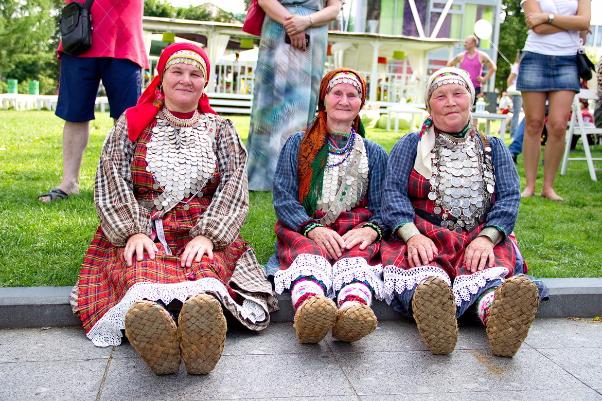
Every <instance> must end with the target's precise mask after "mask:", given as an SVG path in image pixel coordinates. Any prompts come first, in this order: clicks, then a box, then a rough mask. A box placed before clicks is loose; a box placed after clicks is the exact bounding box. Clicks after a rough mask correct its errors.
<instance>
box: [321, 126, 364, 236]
mask: <svg viewBox="0 0 602 401" xmlns="http://www.w3.org/2000/svg"><path fill="white" fill-rule="evenodd" d="M350 152H351V154H349V155H347V154H333V153H329V154H328V161H327V163H326V168H325V171H324V179H323V181H322V196H321V197H320V199H319V200H318V204H317V206H318V210H322V211H324V212H325V213H326V215H325V216H323V217H322V218H321V219H320V220H319V221H320V223H322V224H332V223H334V222H335V221H336V219H337V218H338V217H339V215H340V214H341V212H343V211H349V210H351V209H352V208H353V207H355V206H356V205H357V204H358V203H359V202H360V201H361V200H362V199H363V198H364V196H365V195H366V192H367V190H368V155H367V153H366V148H365V146H364V141H363V139H362V138H361V137H360V136H359V135H357V137H356V138H355V143H354V145H353V148H352V149H351V150H350ZM345 158H347V159H346V160H345ZM331 166H332V167H331Z"/></svg>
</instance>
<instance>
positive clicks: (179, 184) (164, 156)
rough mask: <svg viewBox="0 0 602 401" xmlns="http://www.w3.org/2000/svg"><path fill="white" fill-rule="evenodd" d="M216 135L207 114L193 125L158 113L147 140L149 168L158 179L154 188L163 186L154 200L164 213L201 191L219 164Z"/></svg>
mask: <svg viewBox="0 0 602 401" xmlns="http://www.w3.org/2000/svg"><path fill="white" fill-rule="evenodd" d="M214 135H215V127H214V124H212V121H208V118H207V117H206V116H202V117H201V118H200V119H199V122H198V123H197V124H196V125H195V126H193V127H179V126H174V125H172V124H170V123H169V121H168V120H166V119H165V118H163V115H162V113H159V114H158V115H157V124H156V125H155V126H154V127H153V128H152V136H151V139H150V141H149V142H148V143H147V144H146V148H147V152H146V161H147V164H148V166H147V168H146V169H147V171H149V172H151V173H152V174H153V177H154V179H155V184H154V185H153V188H154V189H159V187H160V188H162V189H163V192H162V193H161V194H159V195H158V196H157V197H156V198H155V199H154V201H153V202H154V205H155V207H156V208H157V209H158V210H160V211H163V213H165V212H167V211H169V210H170V209H171V208H173V207H174V206H176V205H177V204H178V203H180V202H181V201H182V200H183V199H184V198H186V197H189V196H192V195H196V194H200V191H201V190H202V189H203V188H204V187H205V185H206V184H207V181H209V180H210V179H211V177H212V176H213V173H214V172H215V168H216V160H217V158H216V155H215V152H214V151H213V143H214V141H215V138H214ZM186 206H187V204H186V205H185V208H186Z"/></svg>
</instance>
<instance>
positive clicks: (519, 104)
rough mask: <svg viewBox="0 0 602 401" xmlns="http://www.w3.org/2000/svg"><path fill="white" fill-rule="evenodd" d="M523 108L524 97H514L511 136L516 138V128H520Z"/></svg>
mask: <svg viewBox="0 0 602 401" xmlns="http://www.w3.org/2000/svg"><path fill="white" fill-rule="evenodd" d="M522 108H523V97H522V96H521V95H513V96H512V121H511V122H510V136H511V137H512V138H514V137H515V136H516V128H517V126H518V117H519V116H520V112H521V109H522Z"/></svg>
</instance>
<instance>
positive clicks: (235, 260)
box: [74, 43, 276, 374]
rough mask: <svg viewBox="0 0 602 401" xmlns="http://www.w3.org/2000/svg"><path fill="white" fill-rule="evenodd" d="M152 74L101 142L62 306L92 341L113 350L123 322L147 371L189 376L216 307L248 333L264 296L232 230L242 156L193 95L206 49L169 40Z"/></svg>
mask: <svg viewBox="0 0 602 401" xmlns="http://www.w3.org/2000/svg"><path fill="white" fill-rule="evenodd" d="M157 71H158V73H159V75H158V76H156V77H155V78H154V79H153V81H152V82H151V84H150V85H149V87H148V88H147V89H146V90H145V92H144V93H143V94H142V96H141V97H140V100H139V102H138V105H136V106H135V107H131V108H129V109H128V110H127V111H126V112H125V113H124V114H123V115H122V116H121V117H120V118H119V120H118V121H117V124H116V125H115V127H114V128H113V129H112V130H111V132H110V133H109V135H108V137H107V140H106V141H105V144H104V146H103V150H102V154H101V156H100V162H99V165H98V170H97V172H96V185H95V188H94V203H95V205H96V211H97V212H98V215H99V218H100V227H99V228H98V230H97V231H96V234H95V236H94V238H93V239H92V243H91V244H90V247H89V248H88V252H87V253H86V256H85V258H84V262H83V263H82V268H81V271H80V275H79V282H78V285H77V295H76V296H74V298H75V299H76V305H74V311H75V312H76V313H77V314H78V315H79V318H80V319H81V321H82V324H83V326H84V330H85V331H86V335H87V336H88V338H89V339H91V340H92V342H93V343H94V344H95V345H97V346H101V347H107V346H113V345H119V344H120V343H121V337H122V330H123V329H125V334H126V336H127V338H128V340H129V342H130V344H131V345H132V346H133V348H134V349H135V350H136V351H137V352H138V353H139V354H140V356H141V357H142V359H143V360H144V361H145V362H146V363H147V364H148V365H149V367H150V368H151V370H152V371H153V372H155V373H156V374H171V373H176V372H177V371H178V370H179V367H180V360H181V359H183V360H184V364H185V365H186V370H187V372H188V373H189V374H207V373H209V372H210V371H211V370H213V368H214V367H215V365H216V363H217V362H218V361H219V359H220V356H221V353H222V350H223V348H224V341H225V338H226V330H227V325H226V319H225V316H224V313H223V311H222V308H223V310H225V311H227V312H228V313H229V315H231V316H232V317H233V318H234V319H236V320H237V321H239V322H240V323H241V324H242V325H244V326H245V327H246V328H248V329H250V330H253V331H260V330H263V329H265V328H266V327H267V325H268V323H269V321H270V315H269V312H271V311H272V310H273V308H274V306H275V303H276V300H275V298H274V297H273V296H272V289H271V286H270V283H269V282H268V281H267V279H266V277H265V273H264V271H263V269H262V268H261V266H260V265H259V264H258V263H257V260H256V258H255V254H254V253H253V249H252V248H251V247H250V246H249V245H248V244H247V243H246V242H245V241H244V240H243V239H242V238H241V237H240V234H239V233H240V228H241V226H242V224H243V222H244V220H245V216H246V215H247V211H248V208H249V194H248V191H247V177H246V170H245V164H246V163H245V161H246V152H245V150H244V147H243V146H242V144H241V143H240V139H239V137H238V134H237V133H236V130H235V129H234V126H233V125H232V122H231V121H229V120H225V119H223V118H221V117H220V116H218V115H216V114H215V112H214V111H213V110H212V109H211V107H210V106H209V99H208V98H207V95H206V94H205V93H203V92H204V88H205V86H206V84H207V82H208V80H209V72H210V71H211V67H210V65H209V59H208V57H207V55H206V54H205V52H204V51H203V50H202V49H201V48H200V47H198V46H196V45H193V44H189V43H178V44H172V45H170V46H168V47H167V48H166V49H165V50H163V52H162V54H161V57H160V58H159V62H158V64H157ZM180 358H181V359H180Z"/></svg>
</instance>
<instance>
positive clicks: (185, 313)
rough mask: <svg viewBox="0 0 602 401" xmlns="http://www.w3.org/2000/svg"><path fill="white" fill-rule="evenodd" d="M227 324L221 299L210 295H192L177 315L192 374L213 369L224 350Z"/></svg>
mask: <svg viewBox="0 0 602 401" xmlns="http://www.w3.org/2000/svg"><path fill="white" fill-rule="evenodd" d="M227 330H228V326H227V323H226V317H225V316H224V313H223V312H222V305H221V304H220V303H219V301H218V300H217V299H216V298H215V297H213V296H211V295H208V294H199V295H195V296H194V297H192V298H189V299H188V300H187V301H186V302H184V305H183V306H182V310H181V311H180V316H179V317H178V333H179V334H180V349H181V351H182V359H184V364H185V365H186V371H187V372H188V374H191V375H206V374H207V373H209V372H211V371H212V370H213V369H214V368H215V365H216V364H217V362H218V361H219V359H220V357H221V356H222V351H223V350H224V344H225V342H226V331H227Z"/></svg>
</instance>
